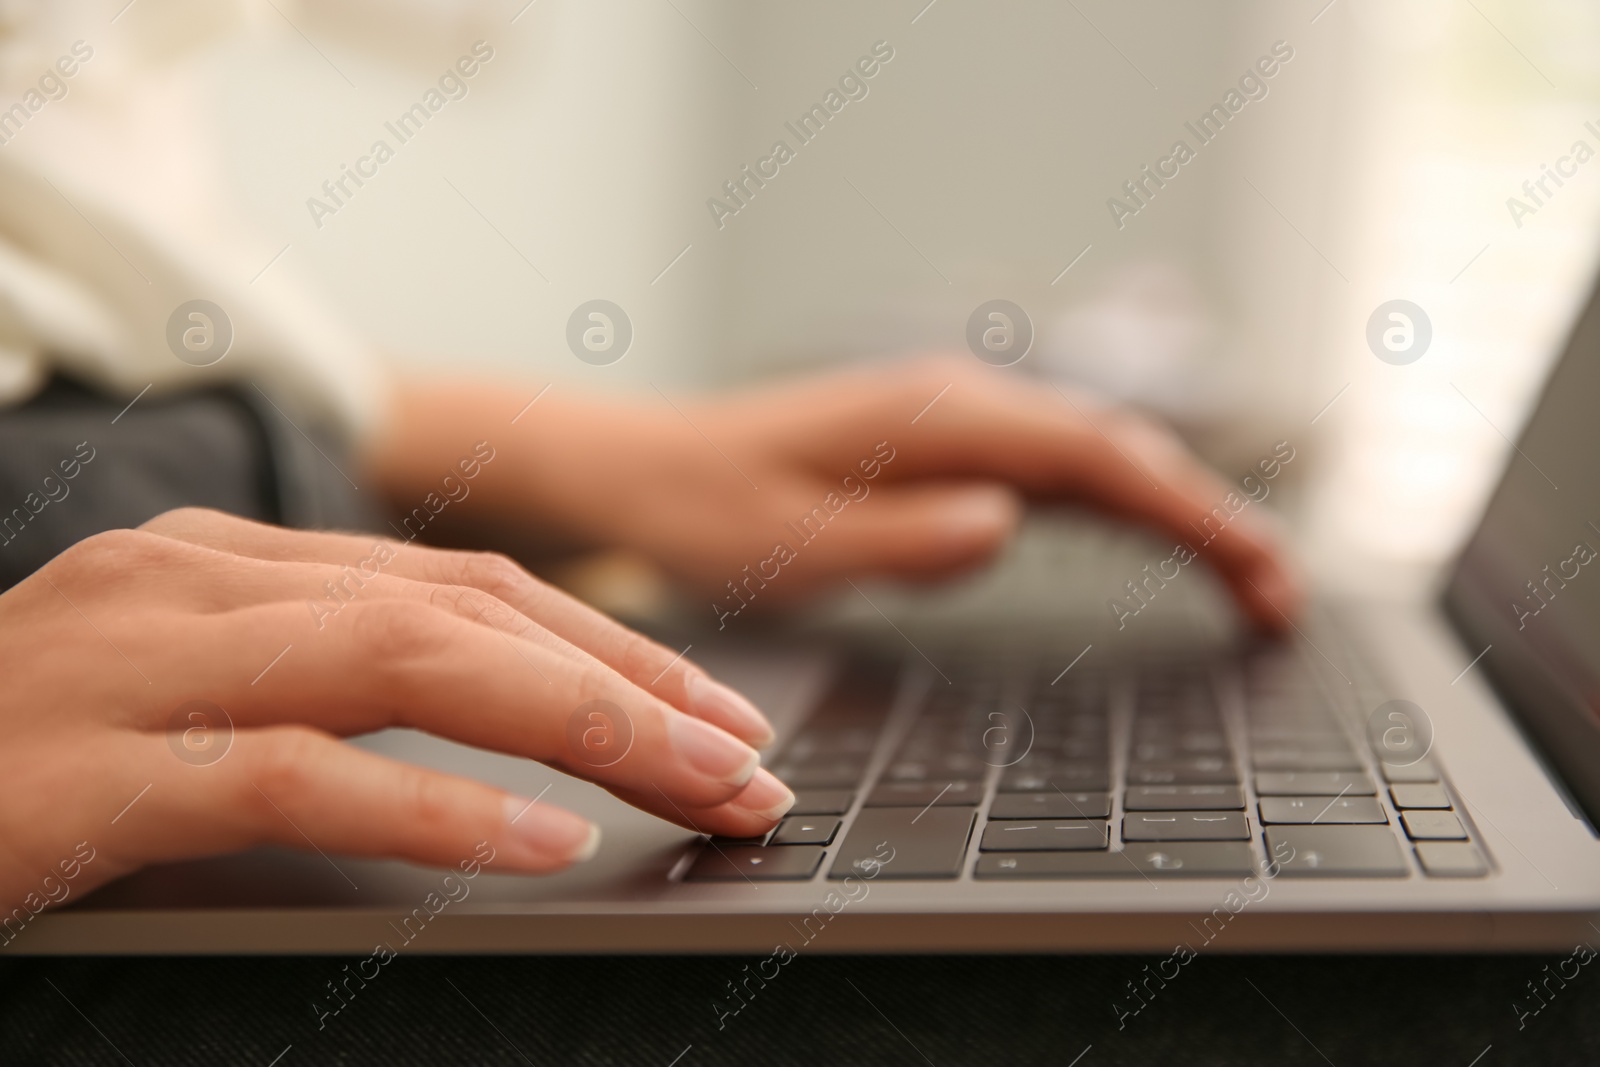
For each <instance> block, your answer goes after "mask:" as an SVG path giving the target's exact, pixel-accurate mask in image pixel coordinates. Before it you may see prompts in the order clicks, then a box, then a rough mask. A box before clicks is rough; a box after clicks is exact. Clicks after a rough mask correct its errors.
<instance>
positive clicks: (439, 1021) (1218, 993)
mask: <svg viewBox="0 0 1600 1067" xmlns="http://www.w3.org/2000/svg"><path fill="white" fill-rule="evenodd" d="M1597 940H1600V938H1597ZM1586 952H1587V950H1585V951H1584V952H1580V953H1579V955H1578V956H1577V957H1575V956H1573V955H1572V954H1566V953H1551V954H1546V955H1538V956H1497V957H1481V956H1443V957H1440V956H1432V957H1426V956H1410V957H1331V958H1330V957H1303V956H1301V957H1260V956H1251V957H1244V956H1222V955H1201V956H1199V957H1196V958H1195V959H1193V960H1190V961H1188V962H1186V963H1184V964H1183V965H1182V966H1181V967H1180V966H1178V965H1177V964H1175V963H1168V964H1166V965H1164V966H1163V962H1162V961H1163V960H1164V959H1165V957H1139V958H1134V957H1107V956H1100V957H1061V956H1035V957H994V956H983V957H955V956H939V957H883V956H876V957H837V956H834V957H827V956H820V955H811V956H806V955H803V954H802V955H800V956H798V957H796V958H794V959H793V960H790V961H789V962H787V963H785V964H783V965H782V966H781V967H779V966H778V965H776V964H771V965H769V966H767V967H766V968H764V969H763V968H762V967H761V965H760V958H732V957H698V958H687V959H686V958H659V957H655V958H652V957H603V958H581V957H571V958H548V957H547V958H527V957H518V958H492V957H491V958H483V957H478V958H435V957H424V956H411V957H405V956H402V957H399V958H396V959H394V960H392V961H390V962H389V963H387V964H385V965H384V966H383V967H382V968H381V969H378V970H377V971H376V975H375V977H373V978H372V979H371V981H368V982H366V984H365V986H364V987H362V985H361V984H360V980H359V979H351V980H349V981H348V988H349V989H351V990H353V991H354V992H353V994H352V995H348V998H347V999H345V1000H344V1001H342V1003H343V1004H344V1006H343V1007H342V1008H340V1010H338V1011H337V1013H334V1011H333V1010H332V1009H334V1008H337V1007H339V1005H340V1003H341V1001H340V1000H335V999H334V998H333V996H332V995H331V994H330V992H329V990H328V985H327V983H329V982H335V983H337V982H340V981H341V980H344V979H346V976H347V975H348V974H349V973H351V972H347V971H346V970H345V966H346V964H349V965H351V966H352V968H354V967H355V966H356V964H357V961H355V960H346V959H340V958H333V957H325V958H269V959H155V960H106V959H65V960H41V959H28V958H22V957H13V958H10V959H4V958H0V1063H4V1064H7V1065H10V1064H36V1063H37V1064H129V1063H132V1064H139V1065H144V1064H163V1065H167V1064H171V1065H180V1067H181V1065H186V1064H207V1065H211V1064H252V1065H259V1067H268V1065H270V1064H274V1062H276V1064H277V1065H278V1067H293V1065H296V1064H313V1063H314V1064H327V1063H338V1064H346V1063H348V1064H357V1063H381V1064H443V1063H464V1064H510V1065H515V1064H538V1065H541V1067H542V1065H544V1064H643V1065H646V1067H669V1065H676V1067H703V1065H708V1064H752V1063H770V1064H806V1065H813V1064H858V1063H870V1064H907V1065H911V1067H916V1065H920V1064H934V1065H938V1067H945V1065H947V1064H991V1063H994V1064H1053V1065H1061V1067H1066V1065H1070V1064H1073V1063H1074V1062H1076V1063H1077V1064H1078V1065H1079V1067H1106V1065H1111V1064H1243V1063H1250V1064H1254V1063H1271V1064H1311V1065H1317V1064H1334V1065H1337V1067H1346V1065H1357V1064H1390V1063H1393V1064H1408V1065H1414V1064H1424V1065H1429V1067H1433V1065H1445V1067H1470V1065H1476V1067H1500V1065H1503V1064H1512V1063H1519V1064H1520V1063H1528V1064H1535V1063H1536V1064H1594V1063H1600V1021H1597V1019H1596V1016H1597V1014H1600V965H1591V964H1590V962H1589V961H1588V960H1584V961H1583V962H1579V960H1580V959H1582V957H1583V956H1584V954H1585V953H1586ZM746 967H749V968H750V970H746ZM1147 967H1148V968H1149V969H1148V970H1147V969H1146V968H1147ZM1547 968H1548V969H1547ZM763 970H764V973H766V974H769V975H773V977H771V979H770V980H767V981H766V982H765V986H764V987H763V986H762V985H761V980H760V978H759V977H758V978H755V979H749V980H748V982H747V983H746V988H747V989H748V990H750V991H751V992H749V993H746V994H745V995H744V999H743V1007H742V1008H739V1001H737V1000H735V999H733V998H732V997H731V996H730V994H729V993H728V983H729V982H734V983H741V982H745V980H746V979H747V978H748V976H749V975H750V974H751V973H752V972H761V971H763ZM1160 974H1168V975H1173V977H1171V979H1170V980H1166V981H1165V984H1164V985H1163V984H1162V981H1163V980H1162V979H1161V978H1160V977H1159V975H1160ZM1152 975H1154V976H1155V977H1152ZM1562 975H1569V976H1571V977H1568V978H1563V977H1561V976H1562ZM1129 982H1132V983H1134V985H1135V986H1137V987H1139V990H1140V993H1141V994H1142V996H1141V997H1140V998H1138V999H1136V998H1135V997H1134V996H1133V994H1132V993H1130V992H1129V988H1128V983H1129ZM1530 983H1532V984H1533V987H1534V988H1535V989H1537V990H1538V991H1539V993H1540V999H1538V1000H1536V999H1535V997H1534V995H1533V992H1531V991H1530V986H1529V984H1530ZM1140 1000H1142V1001H1143V1007H1142V1008H1141V1009H1140V1010H1138V1011H1137V1012H1136V1013H1135V1012H1134V1011H1133V1009H1134V1008H1136V1007H1138V1004H1139V1002H1140ZM1541 1003H1542V1004H1543V1007H1542V1008H1541V1007H1540V1006H1539V1005H1540V1004H1541ZM735 1008H739V1010H737V1011H734V1010H733V1009H735ZM1535 1009H1537V1010H1535ZM323 1013H326V1014H323ZM1119 1015H1120V1018H1119ZM1119 1023H1120V1026H1119ZM319 1024H320V1025H319ZM1080 1056H1081V1058H1078V1057H1080ZM275 1057H281V1058H278V1059H277V1060H276V1061H275V1059H274V1058H275Z"/></svg>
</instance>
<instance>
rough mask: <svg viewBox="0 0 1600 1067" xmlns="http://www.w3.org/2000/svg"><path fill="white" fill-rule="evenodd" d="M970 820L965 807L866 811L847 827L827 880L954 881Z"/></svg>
mask: <svg viewBox="0 0 1600 1067" xmlns="http://www.w3.org/2000/svg"><path fill="white" fill-rule="evenodd" d="M972 820H973V812H972V810H971V809H970V808H956V807H939V806H928V807H923V808H867V809H866V810H864V811H862V812H861V813H860V814H859V815H857V816H856V821H855V822H854V823H852V824H851V826H850V832H849V833H847V834H846V835H845V838H844V843H843V844H842V845H840V846H839V853H838V855H837V857H835V859H834V861H833V868H832V870H830V871H829V872H828V877H829V878H833V879H840V878H846V877H849V876H851V875H854V876H855V877H857V878H954V877H955V876H956V875H957V874H958V873H960V871H961V861H962V858H963V857H965V855H966V852H967V838H968V836H970V834H971V833H972ZM780 851H783V852H788V851H790V850H789V849H781V850H780Z"/></svg>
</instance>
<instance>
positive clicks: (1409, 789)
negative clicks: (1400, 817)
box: [1389, 782, 1450, 808]
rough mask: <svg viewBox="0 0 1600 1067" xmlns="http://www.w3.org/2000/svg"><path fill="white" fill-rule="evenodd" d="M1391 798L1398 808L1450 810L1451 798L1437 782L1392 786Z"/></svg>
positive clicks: (1390, 788)
mask: <svg viewBox="0 0 1600 1067" xmlns="http://www.w3.org/2000/svg"><path fill="white" fill-rule="evenodd" d="M1389 796H1390V797H1391V798H1393V800H1394V806H1395V807H1397V808H1448V807H1449V806H1450V797H1449V795H1448V794H1446V793H1445V791H1444V786H1442V785H1440V784H1439V783H1437V782H1412V783H1407V784H1404V785H1391V786H1390V787H1389Z"/></svg>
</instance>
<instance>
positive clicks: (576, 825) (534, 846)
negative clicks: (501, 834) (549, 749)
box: [502, 795, 600, 871]
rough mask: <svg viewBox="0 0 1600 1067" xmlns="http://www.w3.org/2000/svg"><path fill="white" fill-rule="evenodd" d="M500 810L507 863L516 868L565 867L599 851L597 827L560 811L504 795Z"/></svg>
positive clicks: (544, 868) (586, 858) (544, 869)
mask: <svg viewBox="0 0 1600 1067" xmlns="http://www.w3.org/2000/svg"><path fill="white" fill-rule="evenodd" d="M502 809H503V812H504V817H505V826H506V836H507V837H508V838H509V839H510V842H511V845H512V847H511V849H510V850H509V851H510V852H511V862H512V863H513V864H515V865H517V866H519V867H523V868H525V869H528V870H535V871H547V870H551V869H554V868H559V867H567V866H570V865H572V864H574V863H583V862H584V861H586V860H589V859H593V858H594V855H595V853H596V852H598V851H599V849H600V827H599V826H597V825H595V824H594V823H592V822H590V821H589V820H588V819H585V818H583V817H582V816H579V815H574V814H573V813H572V812H570V811H567V810H566V809H564V808H556V807H551V806H550V805H548V804H541V803H539V802H538V800H537V799H535V800H528V799H526V798H523V797H518V796H510V795H508V796H506V798H505V800H504V802H503V804H502Z"/></svg>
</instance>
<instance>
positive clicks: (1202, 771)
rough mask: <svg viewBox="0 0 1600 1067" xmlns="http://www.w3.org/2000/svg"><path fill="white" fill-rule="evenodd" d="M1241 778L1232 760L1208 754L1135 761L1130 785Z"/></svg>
mask: <svg viewBox="0 0 1600 1067" xmlns="http://www.w3.org/2000/svg"><path fill="white" fill-rule="evenodd" d="M1238 780H1239V775H1238V774H1237V773H1236V772H1235V771H1234V769H1233V764H1232V763H1231V762H1227V763H1225V762H1224V761H1222V760H1220V759H1214V758H1207V759H1198V760H1178V761H1174V762H1171V763H1134V764H1130V765H1129V767H1128V784H1129V785H1231V784H1233V783H1235V782H1237V781H1238Z"/></svg>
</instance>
